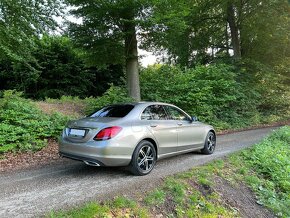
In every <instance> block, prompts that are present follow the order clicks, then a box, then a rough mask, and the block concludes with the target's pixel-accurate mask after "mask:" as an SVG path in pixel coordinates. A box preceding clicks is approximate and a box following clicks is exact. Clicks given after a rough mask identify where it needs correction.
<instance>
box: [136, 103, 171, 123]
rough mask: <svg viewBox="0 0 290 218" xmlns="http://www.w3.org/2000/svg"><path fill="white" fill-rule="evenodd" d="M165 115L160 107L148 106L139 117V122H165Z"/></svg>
mask: <svg viewBox="0 0 290 218" xmlns="http://www.w3.org/2000/svg"><path fill="white" fill-rule="evenodd" d="M167 119H168V117H167V114H166V112H165V110H164V108H163V106H162V105H151V106H148V107H147V108H146V109H145V110H144V111H143V113H142V115H141V120H167Z"/></svg>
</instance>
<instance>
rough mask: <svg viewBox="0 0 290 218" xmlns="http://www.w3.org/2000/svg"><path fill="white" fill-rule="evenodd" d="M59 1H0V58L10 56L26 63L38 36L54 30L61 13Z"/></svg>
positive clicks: (30, 58)
mask: <svg viewBox="0 0 290 218" xmlns="http://www.w3.org/2000/svg"><path fill="white" fill-rule="evenodd" d="M62 4H63V1H62V0H50V1H47V0H37V1H22V0H1V2H0V58H1V57H9V58H11V59H13V60H15V61H17V62H22V63H25V64H29V62H31V61H33V60H34V56H33V55H32V54H31V52H32V49H33V48H34V46H35V44H36V41H37V39H38V38H39V37H40V36H41V34H43V33H45V32H46V31H49V30H55V29H56V26H57V22H56V21H55V20H54V17H55V16H60V15H61V13H62V10H61V9H62V6H63V5H62Z"/></svg>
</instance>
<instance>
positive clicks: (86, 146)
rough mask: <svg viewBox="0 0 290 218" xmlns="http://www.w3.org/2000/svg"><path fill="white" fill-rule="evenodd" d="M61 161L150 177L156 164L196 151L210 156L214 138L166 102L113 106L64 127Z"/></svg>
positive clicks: (210, 129)
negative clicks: (127, 170) (116, 168)
mask: <svg viewBox="0 0 290 218" xmlns="http://www.w3.org/2000/svg"><path fill="white" fill-rule="evenodd" d="M59 142H60V143H59V144H60V145H59V154H60V156H62V157H67V158H71V159H74V160H80V161H83V162H84V163H85V164H87V165H91V166H128V165H129V167H130V169H131V171H132V173H133V174H135V175H140V176H141V175H146V174H148V173H150V172H151V171H152V169H153V167H154V165H155V164H156V161H157V160H160V159H162V158H166V157H170V156H174V155H178V154H182V153H187V152H191V151H194V150H201V152H202V153H204V154H212V153H213V152H214V150H215V147H216V134H215V130H214V129H213V127H212V126H210V125H207V124H204V123H202V122H199V121H197V119H196V117H190V116H189V115H188V114H187V113H186V112H184V111H183V110H181V109H180V108H178V107H176V106H174V105H171V104H165V103H158V102H139V103H126V104H116V105H110V106H107V107H104V108H102V109H101V110H98V111H97V112H95V113H93V114H91V115H89V116H88V117H85V118H82V119H79V120H74V121H70V122H68V124H67V126H66V128H65V129H64V130H63V133H62V137H61V138H60V141H59Z"/></svg>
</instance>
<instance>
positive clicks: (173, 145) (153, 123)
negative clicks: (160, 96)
mask: <svg viewBox="0 0 290 218" xmlns="http://www.w3.org/2000/svg"><path fill="white" fill-rule="evenodd" d="M141 120H142V121H143V122H145V123H146V126H147V128H148V129H149V130H150V132H151V133H152V134H153V135H154V137H155V139H156V141H157V143H158V145H159V147H158V155H163V154H168V153H172V152H176V151H177V146H178V144H177V129H176V122H175V121H174V120H169V119H168V115H167V113H166V111H165V110H164V108H163V106H162V105H150V106H148V107H147V108H146V109H145V110H144V111H143V113H142V114H141Z"/></svg>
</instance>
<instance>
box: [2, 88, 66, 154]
mask: <svg viewBox="0 0 290 218" xmlns="http://www.w3.org/2000/svg"><path fill="white" fill-rule="evenodd" d="M67 120H68V117H65V116H63V115H60V114H57V113H55V114H52V115H46V114H44V113H42V112H41V111H40V110H39V109H38V108H37V107H36V106H35V105H34V103H33V102H32V101H30V100H27V99H24V98H21V93H19V92H15V91H12V90H8V91H4V93H3V98H0V122H1V124H0V152H6V151H12V150H13V151H18V150H21V151H22V150H39V149H41V148H42V147H44V146H45V145H46V139H47V138H51V137H52V138H56V137H58V136H59V135H60V132H61V130H62V129H63V127H64V125H65V123H66V122H67Z"/></svg>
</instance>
